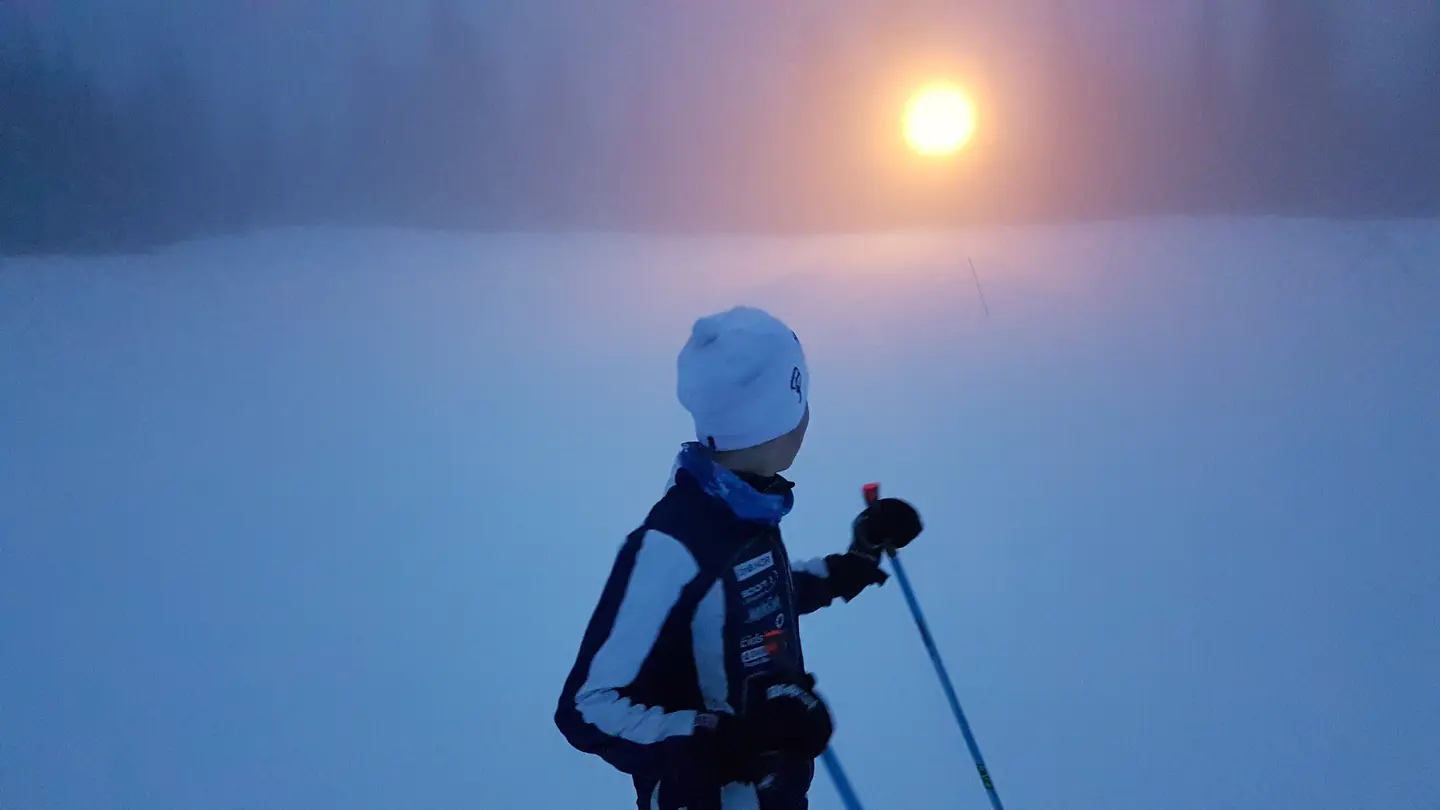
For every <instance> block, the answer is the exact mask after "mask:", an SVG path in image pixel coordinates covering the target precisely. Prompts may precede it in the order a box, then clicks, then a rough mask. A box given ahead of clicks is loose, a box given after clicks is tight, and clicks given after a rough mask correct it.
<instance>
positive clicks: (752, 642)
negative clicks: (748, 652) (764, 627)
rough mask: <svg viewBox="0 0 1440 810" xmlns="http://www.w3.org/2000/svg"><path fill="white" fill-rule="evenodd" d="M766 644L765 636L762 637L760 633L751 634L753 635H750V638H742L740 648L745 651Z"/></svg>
mask: <svg viewBox="0 0 1440 810" xmlns="http://www.w3.org/2000/svg"><path fill="white" fill-rule="evenodd" d="M764 643H765V636H764V635H762V634H760V633H751V634H750V635H748V636H741V637H740V647H741V648H742V649H744V648H746V647H754V646H756V645H759V644H764Z"/></svg>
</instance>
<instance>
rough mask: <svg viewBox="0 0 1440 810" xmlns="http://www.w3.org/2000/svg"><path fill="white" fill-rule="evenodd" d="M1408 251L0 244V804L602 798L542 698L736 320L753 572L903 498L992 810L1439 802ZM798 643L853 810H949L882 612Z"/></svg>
mask: <svg viewBox="0 0 1440 810" xmlns="http://www.w3.org/2000/svg"><path fill="white" fill-rule="evenodd" d="M967 256H973V257H974V261H975V265H976V267H977V269H978V271H979V278H980V281H981V283H982V284H983V287H984V294H985V296H986V299H987V300H988V304H989V307H990V311H991V314H990V316H989V317H987V316H986V315H985V313H984V311H983V309H982V305H981V302H980V299H979V296H978V294H977V291H976V286H975V280H974V278H972V276H971V273H970V269H969V267H968V265H967V263H966V257H967ZM1437 271H1440V224H1437V223H1434V222H1429V223H1423V222H1422V223H1357V224H1340V223H1326V222H1301V221H1284V220H1274V221H1269V220H1214V221H1185V220H1169V221H1153V222H1143V223H1113V224H1100V225H1089V226H1067V227H1033V228H1014V229H998V228H997V229H986V230H975V231H964V232H955V233H926V232H914V233H893V234H880V235H873V234H872V235H855V236H836V237H825V238H808V239H787V238H773V239H772V238H709V239H682V238H668V239H665V238H653V237H642V236H599V235H595V236H550V235H515V236H476V235H454V234H450V235H447V234H422V233H415V232H405V231H371V232H354V231H339V230H336V231H327V230H303V231H283V232H269V233H262V234H257V235H254V236H250V237H246V238H236V239H229V240H221V241H212V242H205V243H194V244H188V245H183V246H179V247H176V248H174V249H171V250H168V251H165V252H163V253H161V254H158V255H154V256H146V257H131V258H112V259H50V260H8V261H7V262H6V263H5V264H4V265H3V267H0V493H3V494H0V806H3V807H4V808H5V810H51V809H52V808H53V809H55V810H120V809H121V808H125V809H127V810H151V809H152V808H153V809H154V810H162V809H163V810H211V809H212V808H213V810H242V809H243V810H300V809H301V808H346V810H382V808H383V809H384V810H391V809H399V808H407V809H408V808H436V809H437V810H438V809H439V808H452V807H484V808H576V807H615V808H620V807H626V806H631V805H630V802H631V799H630V797H629V791H630V788H629V785H628V783H627V781H626V780H625V779H624V778H622V777H620V776H618V775H616V774H615V773H613V772H612V771H610V770H609V769H608V768H607V767H606V766H605V765H604V764H603V763H600V762H599V761H598V760H595V759H593V758H589V757H585V756H583V755H581V754H579V753H577V752H574V751H572V750H570V749H569V748H567V747H566V746H565V743H564V741H563V740H562V738H561V737H560V735H559V734H558V733H557V732H556V731H555V729H554V727H553V725H552V723H551V712H552V710H553V707H554V701H555V698H556V695H557V693H558V691H559V689H560V685H561V682H562V680H563V679H564V676H565V674H566V670H567V668H568V666H569V664H570V662H571V660H572V656H573V655H574V650H575V647H576V645H577V643H578V641H579V637H580V633H581V629H582V627H583V623H584V621H585V619H586V617H587V614H588V611H589V609H590V607H591V605H592V602H593V600H594V599H595V597H596V596H597V594H598V592H599V589H600V587H601V584H602V581H603V578H604V576H605V573H606V570H607V567H608V565H609V563H610V560H611V557H612V555H613V553H614V551H615V549H616V547H617V545H618V544H619V542H620V541H621V539H622V537H623V536H624V534H625V533H626V532H627V531H629V530H630V529H631V528H632V527H633V526H634V525H635V524H636V522H637V521H638V520H639V519H640V518H641V517H642V516H643V515H644V514H645V511H646V510H647V508H648V507H649V506H650V504H651V503H652V501H653V500H654V499H655V498H656V497H658V495H659V494H660V491H661V487H662V485H663V483H664V477H665V474H666V473H667V471H668V470H669V468H670V463H671V458H672V455H673V452H674V451H675V449H676V448H677V447H678V445H679V443H680V442H681V441H683V440H684V439H686V438H687V429H688V423H687V421H686V418H685V415H684V413H683V412H682V411H681V409H680V408H679V405H678V404H677V402H676V401H675V396H674V377H673V373H674V357H675V353H676V352H677V351H678V349H679V347H680V345H681V343H682V342H683V340H684V338H685V335H686V333H687V330H688V327H689V324H690V323H691V321H692V320H693V319H694V318H695V317H697V316H699V315H701V314H704V313H706V312H710V311H714V310H717V309H720V308H724V307H728V306H730V305H732V304H735V303H742V302H744V303H753V304H758V305H761V306H765V307H768V308H770V309H772V310H773V311H774V312H775V313H776V314H778V315H780V316H781V317H783V318H785V319H787V320H788V321H789V322H790V323H791V324H792V326H794V327H795V328H796V329H797V331H798V332H799V334H800V336H801V337H802V339H803V340H804V342H805V345H806V348H807V351H808V353H809V355H810V358H811V365H812V369H813V373H814V381H815V387H814V392H813V393H814V413H813V417H814V418H813V421H812V423H811V428H810V434H809V438H808V440H807V445H806V447H805V449H804V451H803V452H802V454H801V456H800V460H799V463H798V464H797V465H796V467H795V468H794V469H793V470H792V474H793V476H794V477H795V478H796V479H797V481H798V482H799V486H798V490H797V495H798V498H799V500H798V505H797V508H796V510H795V512H794V513H793V514H792V516H791V517H790V518H789V519H788V521H787V524H786V525H787V537H788V538H789V542H790V544H791V547H792V550H793V552H794V553H795V554H796V555H797V556H807V555H812V554H821V553H825V552H827V551H830V550H832V549H838V548H840V547H842V546H843V545H844V543H845V542H846V530H847V526H848V522H849V520H850V519H851V517H852V516H853V515H854V513H855V511H856V510H857V509H858V507H859V504H860V486H861V485H862V484H863V483H864V482H866V481H869V480H872V479H875V480H879V481H881V482H882V484H883V487H884V490H885V492H887V493H889V494H894V495H899V496H903V497H906V498H909V499H911V500H913V501H914V502H915V503H916V504H917V505H918V506H919V508H920V509H921V511H922V514H923V515H924V517H925V519H926V521H927V532H926V534H925V535H924V536H923V537H922V538H921V540H920V541H918V542H917V544H916V545H915V546H914V547H913V549H911V550H910V551H908V552H907V553H906V558H905V559H906V560H907V562H908V569H909V573H910V576H911V578H912V579H913V580H914V584H915V587H916V590H917V592H918V594H919V596H920V599H921V602H922V604H923V606H924V608H925V610H926V611H927V613H928V616H929V619H930V622H931V624H932V626H933V629H934V631H935V634H936V637H937V640H938V643H939V645H940V647H941V650H942V652H943V653H944V655H945V657H946V660H947V663H948V665H949V666H950V668H951V670H952V674H953V675H954V677H955V681H956V687H957V689H958V692H959V694H960V699H961V701H962V703H963V705H964V707H965V709H966V711H967V712H968V714H969V715H970V719H971V722H972V725H973V727H974V729H975V732H976V735H977V737H978V739H979V742H980V745H981V748H982V750H983V751H984V753H985V756H986V758H987V759H988V761H989V763H990V766H991V770H992V773H993V774H994V777H995V779H996V782H997V785H998V787H999V790H1000V795H1001V797H1002V798H1003V799H1004V800H1005V802H1006V804H1007V806H1008V807H1010V808H1065V809H1066V810H1083V809H1084V808H1105V809H1106V810H1119V809H1120V808H1136V810H1153V809H1154V808H1165V809H1166V810H1187V809H1188V808H1194V810H1212V809H1213V808H1217V807H1226V808H1274V807H1289V808H1306V809H1307V810H1316V809H1317V808H1335V810H1356V809H1357V808H1416V810H1419V808H1430V807H1436V806H1440V780H1437V776H1436V771H1435V769H1434V768H1435V761H1436V754H1437V752H1440V688H1436V687H1437V684H1440V632H1437V628H1440V542H1437V541H1440V418H1437V414H1440V317H1437V316H1440V275H1437ZM805 625H806V626H805V634H806V643H807V645H808V650H809V654H810V657H811V661H812V664H813V667H814V669H815V671H816V673H817V674H818V676H819V679H820V686H821V688H822V690H823V691H824V692H825V694H826V695H827V696H828V697H829V698H830V700H831V701H832V703H833V704H834V709H835V712H836V715H837V719H838V733H837V737H836V740H835V744H836V750H837V751H838V752H839V754H840V756H841V758H842V760H843V761H844V762H845V764H846V766H847V768H848V770H849V771H850V776H851V779H852V780H853V782H854V783H855V785H856V787H857V789H858V790H859V792H860V794H861V796H862V798H863V799H864V800H865V802H866V806H867V808H870V810H874V808H917V807H972V808H980V807H983V806H984V801H985V800H984V796H983V793H982V791H981V788H980V786H979V782H978V779H977V778H976V777H975V774H974V772H973V770H972V768H971V766H970V764H969V761H968V757H967V755H966V753H965V750H964V747H963V743H962V741H961V738H960V735H959V733H958V732H957V730H956V728H955V726H954V724H953V722H952V720H951V718H950V716H949V714H948V711H947V709H946V706H945V703H944V700H943V697H942V695H941V692H940V690H939V688H938V687H937V684H936V681H935V678H934V675H933V673H932V670H931V669H930V664H929V662H928V659H927V658H926V656H925V653H924V650H923V648H922V646H921V644H920V640H919V637H918V635H917V633H916V632H915V628H914V626H913V624H912V623H911V621H910V618H909V614H908V612H907V610H906V607H905V604H904V600H903V599H902V598H901V593H900V591H899V589H898V587H896V586H895V585H894V584H893V583H892V584H891V585H889V586H886V587H885V588H883V589H880V590H876V591H872V592H869V593H867V594H865V595H864V596H862V597H861V598H860V599H859V600H857V601H856V602H855V603H853V604H849V605H839V606H836V607H834V608H832V609H830V610H829V611H827V612H825V613H823V614H819V615H816V616H814V617H812V618H809V619H807V621H806V622H805ZM813 797H814V806H815V807H816V808H817V809H818V808H833V807H837V806H838V805H837V802H836V799H835V794H834V792H833V790H832V788H831V786H830V783H829V781H828V780H827V779H826V778H825V776H824V774H823V772H822V773H820V774H819V775H818V776H817V782H816V788H815V790H814V792H813Z"/></svg>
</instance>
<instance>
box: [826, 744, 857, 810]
mask: <svg viewBox="0 0 1440 810" xmlns="http://www.w3.org/2000/svg"><path fill="white" fill-rule="evenodd" d="M820 756H821V757H822V758H823V759H824V760H825V769H826V770H828V771H829V772H830V781H832V782H834V783H835V792H836V793H839V794H840V803H841V804H843V805H845V810H864V808H862V807H861V806H860V797H859V796H857V795H855V788H853V787H851V786H850V780H849V779H847V778H846V776H845V769H844V768H842V767H840V757H838V756H836V755H835V750H834V749H833V748H826V749H825V752H824V753H823V754H821V755H820Z"/></svg>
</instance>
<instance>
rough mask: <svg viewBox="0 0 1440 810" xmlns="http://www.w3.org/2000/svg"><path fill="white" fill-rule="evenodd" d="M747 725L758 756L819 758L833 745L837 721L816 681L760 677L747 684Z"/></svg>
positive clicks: (803, 678)
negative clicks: (832, 717)
mask: <svg viewBox="0 0 1440 810" xmlns="http://www.w3.org/2000/svg"><path fill="white" fill-rule="evenodd" d="M745 704H746V705H745V724H746V726H747V727H748V728H747V733H748V734H749V736H750V739H751V742H752V744H753V745H754V746H755V750H756V751H757V752H758V753H768V752H779V753H782V754H786V755H790V756H795V757H800V758H804V759H815V758H816V757H818V756H820V755H821V754H822V753H824V751H825V748H826V746H828V745H830V735H831V734H833V733H835V725H834V721H833V720H832V719H831V717H830V709H829V708H828V707H827V706H826V705H825V701H823V700H821V699H820V696H819V695H817V694H815V679H814V678H813V677H812V676H810V675H808V674H802V675H800V676H798V677H793V678H786V677H766V676H759V677H756V678H753V679H751V681H750V682H749V683H748V684H746V700H745Z"/></svg>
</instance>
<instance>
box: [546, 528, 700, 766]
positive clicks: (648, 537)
mask: <svg viewBox="0 0 1440 810" xmlns="http://www.w3.org/2000/svg"><path fill="white" fill-rule="evenodd" d="M697 573H699V566H697V565H696V562H695V559H694V557H692V556H691V554H690V552H689V550H687V549H686V548H685V546H683V545H682V544H681V543H680V541H678V540H676V539H675V538H673V537H670V536H669V535H667V534H663V533H661V532H656V531H648V532H645V533H644V534H643V535H641V536H638V537H632V538H631V539H630V540H628V541H626V543H625V545H624V547H623V548H622V549H621V550H620V553H619V555H618V556H617V557H616V560H615V565H614V568H613V569H612V570H611V573H610V579H609V581H608V582H607V583H606V585H605V590H604V591H603V593H602V594H601V597H600V602H599V604H598V605H596V607H595V611H594V613H593V614H592V615H591V617H590V624H589V627H587V628H586V631H585V637H584V640H583V641H582V643H581V647H580V654H579V657H578V658H577V660H576V662H575V666H574V668H573V669H572V670H571V672H570V677H569V678H568V679H567V681H566V683H565V689H564V691H563V692H562V693H561V696H560V701H559V705H558V706H557V708H556V711H555V724H556V726H558V727H559V729H560V731H561V732H562V733H563V734H564V735H565V738H566V739H567V740H569V742H570V744H571V745H573V746H574V747H575V748H577V749H579V750H581V751H584V752H586V753H589V754H595V755H597V756H600V757H601V758H603V759H604V760H605V761H606V762H609V763H610V764H611V765H613V766H614V767H615V768H617V769H619V770H621V771H623V772H625V773H628V774H631V775H636V776H649V777H652V778H656V779H659V778H662V777H664V776H666V775H667V774H673V773H675V772H676V770H684V769H687V768H688V767H693V764H692V761H693V752H692V751H691V742H692V739H691V738H692V735H693V733H694V729H695V716H696V712H694V711H669V710H667V709H666V708H665V707H663V706H647V705H645V704H642V703H637V702H635V701H633V700H632V699H631V697H630V685H631V684H632V683H633V682H634V681H635V679H636V677H637V676H638V675H639V674H640V669H641V667H642V666H643V665H644V664H645V661H646V659H648V658H649V657H650V654H651V651H652V649H653V648H654V646H655V644H656V641H657V640H658V639H659V637H660V632H661V628H662V627H663V626H664V624H665V621H666V619H667V617H669V615H670V612H671V610H672V609H673V608H674V607H675V605H676V604H677V603H678V602H679V601H680V598H681V594H682V593H683V592H684V590H685V588H686V586H687V585H689V584H690V583H691V581H692V580H694V578H695V576H696V574H697Z"/></svg>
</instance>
